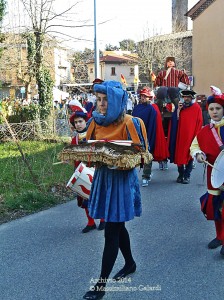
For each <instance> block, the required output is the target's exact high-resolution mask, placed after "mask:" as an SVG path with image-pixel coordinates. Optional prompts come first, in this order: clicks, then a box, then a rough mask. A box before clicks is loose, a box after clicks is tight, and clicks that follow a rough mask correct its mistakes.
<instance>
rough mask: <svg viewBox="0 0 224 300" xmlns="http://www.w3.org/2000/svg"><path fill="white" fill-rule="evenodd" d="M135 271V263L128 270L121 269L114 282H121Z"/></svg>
mask: <svg viewBox="0 0 224 300" xmlns="http://www.w3.org/2000/svg"><path fill="white" fill-rule="evenodd" d="M135 271H136V263H133V265H132V266H131V267H129V268H125V267H124V268H123V269H121V270H120V271H119V272H118V273H117V274H116V275H115V276H114V277H113V279H114V280H117V281H118V280H121V279H122V278H125V277H127V276H128V275H129V274H131V273H134V272H135Z"/></svg>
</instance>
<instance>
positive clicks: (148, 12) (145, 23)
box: [7, 0, 199, 50]
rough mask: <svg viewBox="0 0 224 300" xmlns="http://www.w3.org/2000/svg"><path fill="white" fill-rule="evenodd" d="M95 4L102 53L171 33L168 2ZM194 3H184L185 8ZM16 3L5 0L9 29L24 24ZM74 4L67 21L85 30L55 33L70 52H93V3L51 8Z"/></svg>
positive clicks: (99, 0)
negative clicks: (123, 43)
mask: <svg viewBox="0 0 224 300" xmlns="http://www.w3.org/2000/svg"><path fill="white" fill-rule="evenodd" d="M37 1H38V0H37ZM39 1H40V0H39ZM95 1H96V2H95V3H96V16H97V24H98V26H97V41H98V47H99V49H100V50H104V49H105V45H106V44H107V45H108V44H111V45H112V46H119V42H120V41H122V40H124V39H132V40H134V41H135V42H138V41H140V40H142V39H144V38H147V37H150V36H153V35H155V34H165V33H170V32H171V27H172V24H171V13H172V0H156V1H155V0H138V1H133V0H111V1H109V0H95ZM182 1H187V0H182ZM198 1H199V0H188V9H190V8H192V7H193V6H194V5H195V4H196V3H197V2H198ZM19 2H20V0H8V15H7V16H8V23H7V24H10V26H11V27H12V26H14V27H17V26H16V22H18V20H19V22H20V24H22V23H23V22H24V24H27V20H26V18H25V17H23V14H21V13H20V14H19V13H18V11H19V9H18V8H17V6H18V7H20V9H21V8H22V5H21V3H20V5H19ZM74 4H75V7H74V9H73V10H72V12H73V14H70V16H69V17H68V18H69V19H70V20H71V22H72V24H73V25H75V26H77V25H78V26H79V25H83V24H86V25H87V27H81V28H66V29H64V28H63V27H60V28H58V31H60V32H62V33H63V35H60V36H61V37H63V39H64V40H66V42H65V45H67V46H69V47H71V48H72V49H74V50H84V49H85V48H89V49H94V26H93V25H94V0H55V4H54V8H55V11H56V12H58V13H59V12H61V11H62V10H65V9H66V8H68V7H70V6H71V5H74ZM67 21H68V20H67ZM61 22H62V21H61ZM65 22H66V21H65ZM71 22H70V24H71ZM67 23H68V22H67ZM10 26H9V27H10ZM191 28H192V22H191V20H190V18H189V29H191ZM52 34H55V35H58V34H56V33H52Z"/></svg>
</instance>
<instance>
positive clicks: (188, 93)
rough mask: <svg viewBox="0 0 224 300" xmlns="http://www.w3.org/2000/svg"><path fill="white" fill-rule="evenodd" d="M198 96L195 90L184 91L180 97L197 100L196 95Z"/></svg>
mask: <svg viewBox="0 0 224 300" xmlns="http://www.w3.org/2000/svg"><path fill="white" fill-rule="evenodd" d="M196 94H197V93H196V92H194V91H193V90H183V91H181V92H180V95H181V96H182V97H184V96H189V97H191V98H192V99H194V98H195V95H196Z"/></svg>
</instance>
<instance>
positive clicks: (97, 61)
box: [94, 0, 100, 78]
mask: <svg viewBox="0 0 224 300" xmlns="http://www.w3.org/2000/svg"><path fill="white" fill-rule="evenodd" d="M97 25H98V24H97V17H96V0H94V57H95V66H94V68H95V78H99V69H100V68H99V48H98V41H97Z"/></svg>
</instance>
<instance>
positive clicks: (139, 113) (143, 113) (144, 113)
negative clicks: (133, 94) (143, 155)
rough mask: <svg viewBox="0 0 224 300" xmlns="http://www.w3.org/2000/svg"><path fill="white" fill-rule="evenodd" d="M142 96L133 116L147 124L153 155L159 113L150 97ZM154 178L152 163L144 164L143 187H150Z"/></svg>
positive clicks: (150, 148)
mask: <svg viewBox="0 0 224 300" xmlns="http://www.w3.org/2000/svg"><path fill="white" fill-rule="evenodd" d="M140 95H141V103H139V104H137V105H136V106H135V107H134V109H133V112H132V116H134V117H138V118H141V119H142V120H143V122H144V124H145V128H146V132H147V138H148V143H149V150H150V152H151V153H152V154H153V153H154V149H155V140H156V118H157V112H156V110H155V108H154V107H153V106H152V105H151V104H150V101H149V97H148V96H146V95H145V94H144V93H143V94H142V93H141V92H140ZM151 177H152V162H150V163H148V164H144V167H143V172H142V186H143V187H146V186H148V185H149V181H151Z"/></svg>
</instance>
